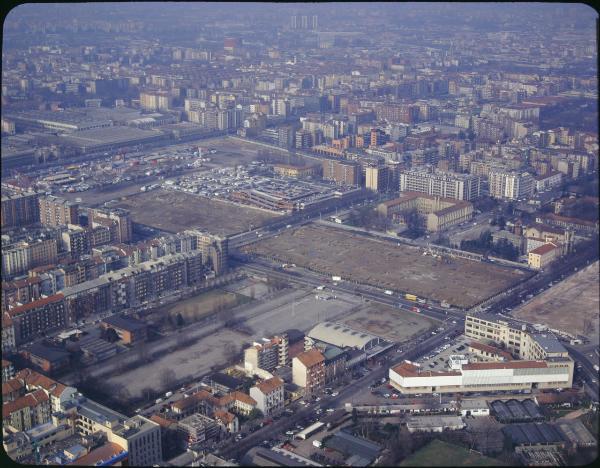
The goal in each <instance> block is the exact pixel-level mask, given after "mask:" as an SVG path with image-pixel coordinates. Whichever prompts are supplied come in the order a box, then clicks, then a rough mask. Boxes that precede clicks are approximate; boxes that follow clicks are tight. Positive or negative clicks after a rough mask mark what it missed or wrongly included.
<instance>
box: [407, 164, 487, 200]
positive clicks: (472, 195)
mask: <svg viewBox="0 0 600 468" xmlns="http://www.w3.org/2000/svg"><path fill="white" fill-rule="evenodd" d="M399 190H400V192H420V193H425V194H427V195H433V196H437V197H442V198H453V199H456V200H462V201H468V200H474V199H476V198H478V197H480V196H481V180H480V178H479V177H478V176H473V175H468V174H456V173H452V172H443V171H434V170H430V169H412V170H409V171H405V172H402V173H400V183H399Z"/></svg>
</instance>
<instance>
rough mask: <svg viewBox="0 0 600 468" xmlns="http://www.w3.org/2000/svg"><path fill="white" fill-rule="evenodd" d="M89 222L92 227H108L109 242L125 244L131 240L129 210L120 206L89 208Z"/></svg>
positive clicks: (131, 229)
mask: <svg viewBox="0 0 600 468" xmlns="http://www.w3.org/2000/svg"><path fill="white" fill-rule="evenodd" d="M88 216H89V222H90V225H91V227H92V228H95V227H97V226H106V227H108V228H109V229H110V237H111V242H118V243H123V244H126V243H128V242H130V241H131V237H132V235H133V234H132V231H133V227H132V222H131V216H130V215H129V211H127V210H123V209H121V208H112V209H103V208H93V209H90V210H89V214H88Z"/></svg>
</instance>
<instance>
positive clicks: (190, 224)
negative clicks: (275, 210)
mask: <svg viewBox="0 0 600 468" xmlns="http://www.w3.org/2000/svg"><path fill="white" fill-rule="evenodd" d="M116 206H118V207H120V208H126V209H128V210H130V211H131V215H132V218H133V221H134V222H136V223H140V224H145V225H147V226H150V227H154V228H157V229H160V230H161V231H166V232H179V231H183V230H185V229H192V228H199V229H202V230H207V231H209V232H211V233H212V234H219V235H230V234H235V233H238V232H242V231H247V230H248V228H249V227H250V225H251V224H252V225H254V227H257V226H260V225H262V224H263V223H264V222H265V221H267V220H269V219H272V218H274V217H275V216H277V215H275V214H271V213H268V212H266V211H262V210H256V209H253V208H246V207H241V206H238V205H234V204H232V203H227V202H223V201H219V200H209V199H207V198H203V197H200V196H197V195H188V194H187V193H182V192H170V191H169V192H167V191H165V190H156V191H153V192H148V193H139V194H136V195H132V196H129V197H126V198H125V199H122V200H121V201H120V202H119V203H118V204H117V205H116Z"/></svg>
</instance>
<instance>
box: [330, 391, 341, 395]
mask: <svg viewBox="0 0 600 468" xmlns="http://www.w3.org/2000/svg"><path fill="white" fill-rule="evenodd" d="M339 394H340V392H333V393H332V394H331V396H338V395H339Z"/></svg>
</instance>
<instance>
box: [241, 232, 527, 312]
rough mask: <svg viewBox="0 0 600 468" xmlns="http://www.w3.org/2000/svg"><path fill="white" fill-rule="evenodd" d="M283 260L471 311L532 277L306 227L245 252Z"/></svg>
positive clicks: (520, 272) (463, 260)
mask: <svg viewBox="0 0 600 468" xmlns="http://www.w3.org/2000/svg"><path fill="white" fill-rule="evenodd" d="M245 250H246V252H251V253H256V254H258V255H266V256H269V257H272V258H275V259H277V260H278V261H282V262H287V263H295V264H296V265H298V266H302V267H307V268H309V269H312V270H314V271H318V272H321V273H324V274H327V275H340V276H341V277H342V278H343V279H346V280H351V281H358V282H359V283H363V284H372V285H376V286H379V287H383V288H386V289H392V290H394V291H398V292H409V293H413V294H416V295H417V296H422V297H426V298H429V299H433V300H437V301H442V300H446V301H448V302H449V303H450V304H453V305H456V306H459V307H471V306H473V305H475V304H477V303H479V302H480V301H482V300H484V299H486V298H488V297H490V296H493V295H494V294H496V293H498V292H499V291H502V290H504V289H506V288H508V287H510V286H512V285H514V284H515V283H518V282H520V281H522V280H523V279H525V278H527V277H528V276H529V273H527V272H524V271H521V270H517V269H513V268H507V267H502V266H498V265H493V264H489V263H481V262H474V261H469V260H466V259H461V258H448V259H445V260H436V259H434V258H432V257H430V256H426V257H424V256H422V251H421V249H419V248H416V247H411V246H407V245H404V244H398V245H397V244H394V243H393V242H389V241H384V240H377V239H372V238H367V237H364V236H361V235H359V234H354V233H349V232H346V231H342V230H340V229H336V228H332V227H329V226H320V225H315V224H311V225H306V226H302V227H301V228H298V229H295V230H288V231H285V232H284V233H282V234H281V235H279V236H278V237H273V238H270V239H268V240H265V241H261V242H258V243H256V244H252V245H249V246H247V247H246V248H245Z"/></svg>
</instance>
